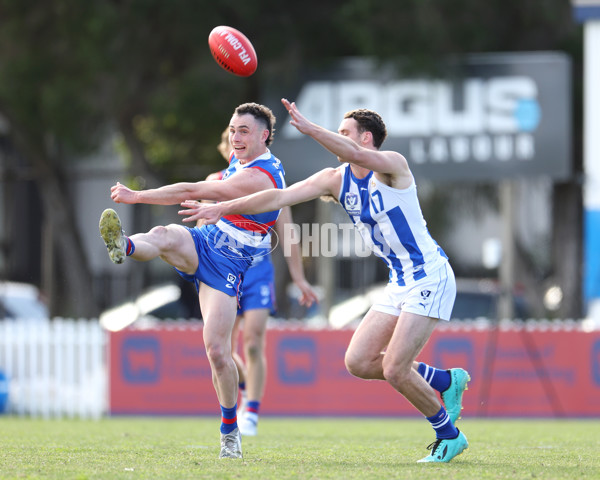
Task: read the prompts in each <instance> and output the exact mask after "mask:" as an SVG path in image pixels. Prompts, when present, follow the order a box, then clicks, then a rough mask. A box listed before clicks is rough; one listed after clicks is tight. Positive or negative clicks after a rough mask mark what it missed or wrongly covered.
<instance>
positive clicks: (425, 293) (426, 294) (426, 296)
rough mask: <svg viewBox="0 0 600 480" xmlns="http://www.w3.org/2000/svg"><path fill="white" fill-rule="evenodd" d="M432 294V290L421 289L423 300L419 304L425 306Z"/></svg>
mask: <svg viewBox="0 0 600 480" xmlns="http://www.w3.org/2000/svg"><path fill="white" fill-rule="evenodd" d="M430 295H431V290H421V301H420V302H419V305H421V306H422V307H423V308H425V305H426V304H427V300H428V299H429V296H430Z"/></svg>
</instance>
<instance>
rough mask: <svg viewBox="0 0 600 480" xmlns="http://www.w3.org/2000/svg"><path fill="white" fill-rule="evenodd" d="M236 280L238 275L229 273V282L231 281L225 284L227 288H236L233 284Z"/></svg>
mask: <svg viewBox="0 0 600 480" xmlns="http://www.w3.org/2000/svg"><path fill="white" fill-rule="evenodd" d="M236 280H237V277H236V276H235V275H234V274H233V273H228V274H227V282H229V283H227V284H226V285H225V286H226V287H227V288H235V287H234V286H233V284H234V283H235V281H236Z"/></svg>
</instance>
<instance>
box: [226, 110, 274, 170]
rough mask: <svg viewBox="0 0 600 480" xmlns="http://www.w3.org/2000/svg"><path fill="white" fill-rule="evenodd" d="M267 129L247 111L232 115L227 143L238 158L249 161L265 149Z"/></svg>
mask: <svg viewBox="0 0 600 480" xmlns="http://www.w3.org/2000/svg"><path fill="white" fill-rule="evenodd" d="M268 135H269V131H268V130H267V129H266V128H264V124H262V123H261V122H259V121H258V120H256V118H254V116H252V115H250V114H249V113H245V114H243V115H234V116H233V117H231V122H230V123H229V143H230V144H231V147H232V148H233V151H234V153H235V156H236V157H237V158H238V160H241V161H242V163H244V161H246V162H250V161H252V160H254V159H255V158H256V157H259V156H260V155H262V154H263V153H265V152H266V151H267V146H266V144H265V141H266V139H267V137H268Z"/></svg>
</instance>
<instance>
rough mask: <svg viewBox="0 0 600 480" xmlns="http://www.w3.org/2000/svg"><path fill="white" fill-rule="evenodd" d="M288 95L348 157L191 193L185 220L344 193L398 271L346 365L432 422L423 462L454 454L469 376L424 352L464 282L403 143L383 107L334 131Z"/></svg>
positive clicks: (297, 122) (327, 144) (293, 112)
mask: <svg viewBox="0 0 600 480" xmlns="http://www.w3.org/2000/svg"><path fill="white" fill-rule="evenodd" d="M282 102H283V104H284V106H285V107H286V109H287V110H288V112H289V114H290V116H291V122H290V123H291V125H293V126H294V127H296V128H297V129H298V130H299V131H300V132H301V133H303V134H305V135H308V136H310V137H312V138H313V139H314V140H316V141H317V142H318V143H320V144H321V145H322V146H323V147H324V148H325V149H327V150H329V151H330V152H331V153H333V154H334V155H336V156H337V157H338V160H339V161H340V162H341V163H342V165H341V166H340V167H338V168H335V169H334V168H326V169H324V170H321V171H320V172H318V173H316V174H314V175H313V176H311V177H309V178H308V179H306V180H304V181H302V182H298V183H296V184H294V185H292V186H290V187H288V188H286V189H282V190H278V191H275V190H269V191H265V192H260V193H256V194H253V195H249V196H247V197H242V198H238V199H236V200H231V201H227V202H223V203H219V204H217V205H211V206H208V205H200V204H198V203H197V202H184V203H182V206H183V207H184V208H185V210H182V211H181V212H180V213H181V214H182V215H187V216H188V218H187V219H186V220H187V221H196V220H199V219H203V220H204V221H205V222H206V223H215V222H217V221H218V220H219V219H220V218H221V217H222V216H223V215H231V214H235V213H242V212H243V213H256V212H262V211H266V210H267V211H268V210H273V209H276V208H281V207H283V206H284V205H295V204H297V203H301V202H306V201H308V200H312V199H315V198H319V197H322V196H331V197H333V198H334V199H335V200H337V201H338V202H339V203H340V204H341V205H342V206H343V207H344V209H345V210H346V211H347V212H348V214H349V215H350V218H351V219H352V221H353V222H354V223H355V225H356V227H357V228H358V230H359V231H360V233H361V235H362V236H363V238H365V239H366V240H367V241H368V242H369V243H370V244H371V245H372V247H373V251H374V253H375V254H376V255H378V256H379V257H381V258H382V259H383V260H384V261H385V262H386V263H387V265H388V267H389V271H390V275H389V284H388V286H387V287H386V290H385V296H384V298H382V299H381V301H379V302H378V303H376V304H375V305H373V307H372V308H371V309H370V310H369V312H368V313H367V314H366V315H365V317H364V318H363V320H362V322H361V324H360V325H359V327H358V328H357V330H356V332H355V333H354V335H353V337H352V340H351V341H350V345H349V346H348V350H347V352H346V358H345V361H346V367H347V369H348V371H349V372H350V373H351V374H353V375H355V376H357V377H360V378H364V379H368V380H384V381H386V382H388V383H389V384H390V385H391V386H392V387H393V388H394V389H396V390H397V391H398V392H400V393H401V394H402V395H403V396H404V397H406V399H407V400H408V401H409V402H410V403H412V404H413V405H414V406H415V408H417V410H419V411H420V412H421V413H422V414H423V415H424V416H425V417H426V418H427V420H428V421H429V422H430V423H431V425H432V427H433V429H434V431H435V434H436V440H435V441H434V442H433V443H432V444H431V445H430V446H429V447H428V448H430V450H431V453H430V454H429V455H428V456H427V457H425V458H423V459H421V460H419V461H420V462H448V461H450V460H451V459H452V458H454V457H455V456H456V455H459V454H460V453H462V452H463V451H464V450H465V449H466V448H467V447H468V443H467V439H466V437H465V436H464V434H463V433H462V432H460V431H459V430H458V429H457V428H456V427H455V425H454V422H455V421H456V420H457V419H458V416H459V414H460V409H461V407H462V395H463V392H464V390H465V388H466V384H467V381H468V380H469V376H468V373H467V372H466V371H464V370H463V369H451V370H440V369H436V368H433V367H430V366H429V365H425V364H423V363H419V362H417V361H416V358H417V356H418V355H419V353H420V352H421V350H422V349H423V346H424V345H425V344H426V342H427V340H428V339H429V337H430V336H431V334H432V332H433V330H434V329H435V327H436V325H437V324H438V322H439V321H440V320H443V321H444V320H449V319H450V315H451V313H452V307H453V306H454V300H455V297H456V283H455V280H454V274H453V272H452V269H451V268H450V265H449V263H448V259H447V257H446V255H445V254H444V252H443V250H442V249H441V248H440V247H439V246H438V245H437V244H436V242H435V241H434V240H433V239H432V238H431V236H430V235H429V232H428V231H427V228H426V224H425V220H424V219H423V215H422V213H421V209H420V207H419V202H418V199H417V193H416V186H415V181H414V178H413V175H412V173H411V171H410V168H409V166H408V162H407V161H406V159H405V158H404V157H403V156H402V155H401V154H400V153H398V152H393V151H384V150H379V149H380V147H381V145H382V143H383V141H384V140H385V137H386V135H387V132H386V128H385V124H384V123H383V120H382V119H381V117H380V116H379V115H378V114H377V113H376V112H373V111H371V110H365V109H360V110H353V111H351V112H348V113H347V114H346V115H345V116H344V119H343V120H342V122H341V124H340V126H339V129H338V133H335V132H331V131H329V130H326V129H325V128H323V127H321V126H319V125H316V124H315V123H312V122H310V121H309V120H307V119H306V118H305V117H304V116H303V115H302V114H301V113H300V112H299V110H298V108H297V106H296V105H295V104H294V103H290V102H288V101H287V100H285V99H283V100H282ZM382 352H384V353H382ZM436 390H438V391H439V392H440V393H441V396H442V399H443V401H444V404H445V407H446V408H447V410H446V408H444V405H442V403H441V402H440V400H439V399H438V396H437V394H436Z"/></svg>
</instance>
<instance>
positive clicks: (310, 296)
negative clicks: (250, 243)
mask: <svg viewBox="0 0 600 480" xmlns="http://www.w3.org/2000/svg"><path fill="white" fill-rule="evenodd" d="M217 150H218V151H219V153H220V154H221V155H222V156H223V158H225V159H226V160H227V161H228V162H231V159H232V157H233V154H234V152H233V149H232V148H231V144H230V143H229V128H227V129H225V131H224V132H223V134H222V135H221V142H220V143H219V145H218V146H217ZM226 175H227V170H221V171H220V172H215V173H211V174H210V175H209V176H208V177H207V178H206V179H207V180H223V178H224V177H225V176H226ZM292 222H293V220H292V211H291V209H290V207H284V208H282V209H281V213H280V214H279V218H278V219H277V222H276V223H275V226H274V229H275V232H276V234H277V237H278V239H279V241H280V242H281V244H282V246H283V247H284V249H285V245H286V244H287V242H286V238H285V232H284V228H283V226H284V225H285V224H290V223H292ZM199 223H200V222H199ZM270 241H271V239H270V236H269V237H266V238H265V242H267V245H266V246H265V248H266V249H267V250H269V245H270V243H269V242H270ZM287 246H288V247H289V248H290V255H289V256H288V255H286V256H285V260H286V263H287V266H288V270H289V272H290V276H291V278H292V281H293V282H294V283H295V284H296V286H297V287H298V288H299V290H300V293H301V295H300V298H299V303H300V305H303V306H306V307H310V306H311V305H312V304H313V303H314V302H316V301H318V298H317V294H316V292H315V290H314V289H313V288H312V286H311V285H310V284H309V283H308V282H307V281H306V277H305V275H304V268H303V266H302V256H301V254H300V248H299V246H298V244H297V243H291V244H289V245H287ZM242 291H243V292H244V294H243V295H242V296H241V298H240V301H239V308H238V316H237V318H236V321H235V326H234V329H233V333H232V346H231V348H232V353H233V360H234V362H235V364H236V366H237V369H238V375H239V391H240V399H241V400H240V405H239V408H238V414H237V415H238V426H239V429H240V432H241V433H242V435H245V436H255V435H256V434H257V433H258V418H259V412H260V405H261V402H262V398H263V395H264V392H265V385H266V379H267V359H266V355H265V346H266V343H265V342H266V331H267V322H268V320H269V315H274V314H275V313H276V301H275V269H274V267H273V262H272V261H271V255H270V254H268V255H263V256H260V257H256V258H255V259H254V261H253V263H252V265H250V267H249V268H248V270H247V271H246V274H245V275H244V281H243V283H242ZM240 327H241V329H242V348H243V351H244V359H245V363H244V360H243V359H242V357H241V356H240V355H238V353H237V351H238V348H237V340H238V338H239V330H240Z"/></svg>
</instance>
